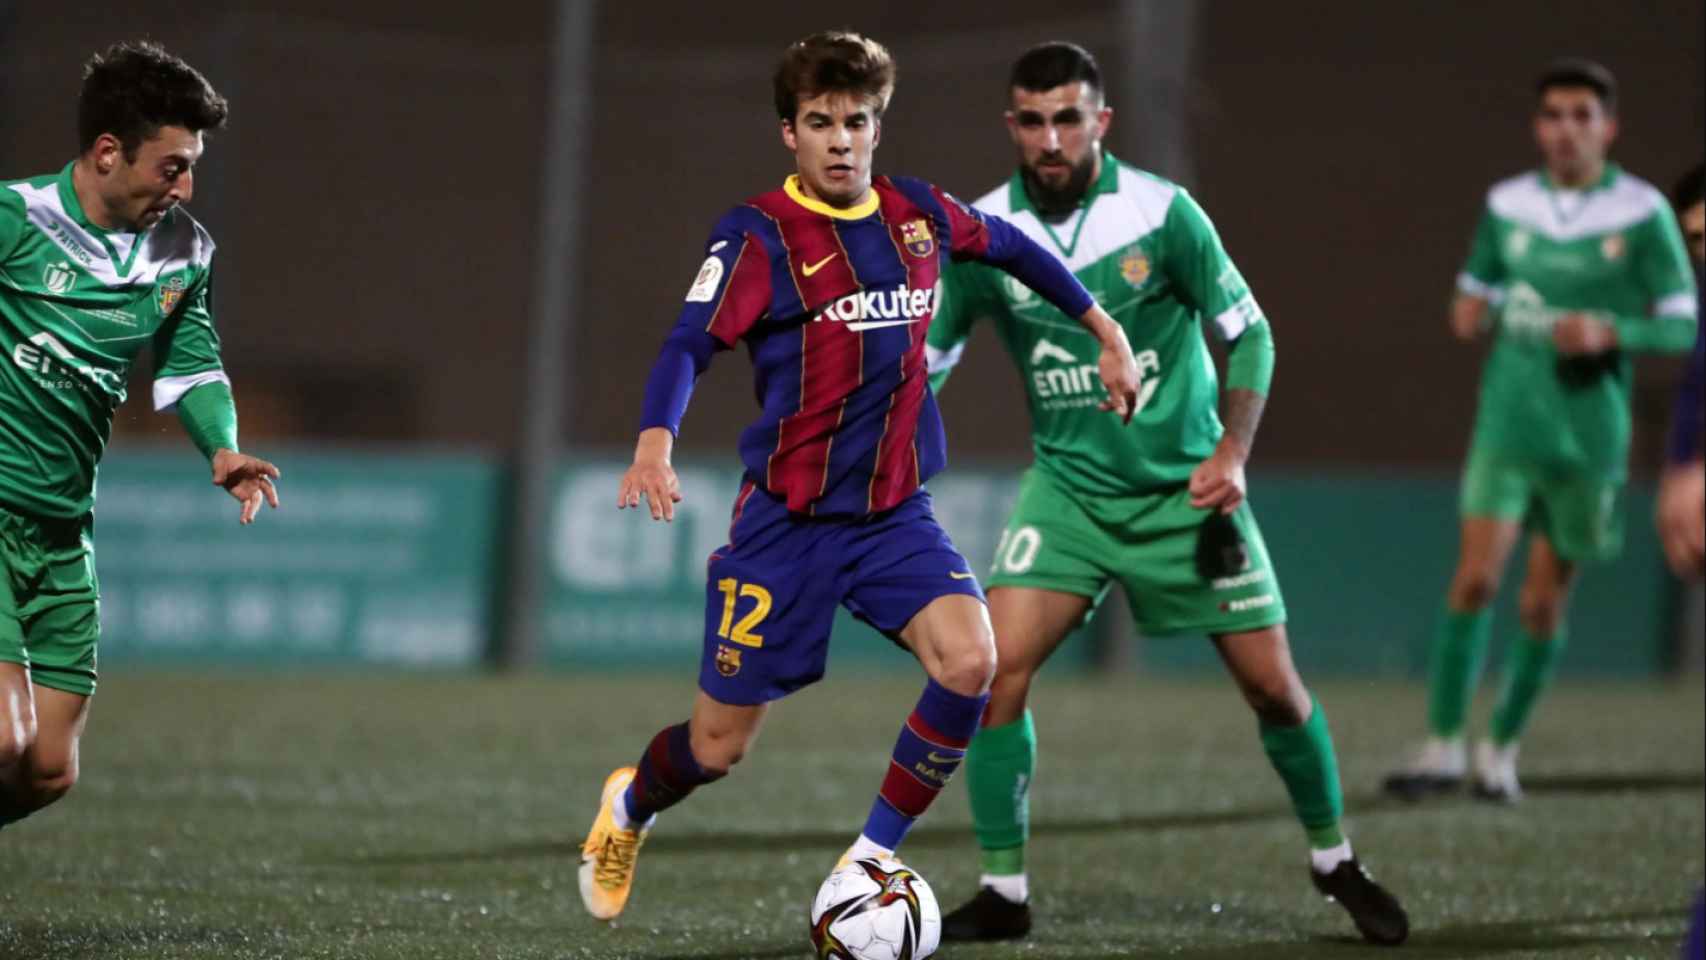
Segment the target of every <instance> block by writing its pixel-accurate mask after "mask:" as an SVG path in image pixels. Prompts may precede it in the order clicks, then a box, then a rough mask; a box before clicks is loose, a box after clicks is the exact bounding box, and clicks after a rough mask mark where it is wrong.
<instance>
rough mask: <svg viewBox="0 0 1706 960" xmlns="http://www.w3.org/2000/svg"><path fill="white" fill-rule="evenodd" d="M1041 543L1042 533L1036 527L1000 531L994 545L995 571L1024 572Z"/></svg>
mask: <svg viewBox="0 0 1706 960" xmlns="http://www.w3.org/2000/svg"><path fill="white" fill-rule="evenodd" d="M1042 544H1043V535H1042V534H1041V533H1038V532H1037V528H1036V527H1020V528H1019V529H1017V530H1003V531H1001V542H1000V543H998V544H996V545H995V572H996V573H1000V572H1002V571H1006V572H1008V573H1024V572H1025V571H1027V570H1029V569H1031V564H1033V563H1035V562H1036V561H1037V548H1038V547H1040V546H1042Z"/></svg>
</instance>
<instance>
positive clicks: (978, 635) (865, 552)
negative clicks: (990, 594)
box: [834, 490, 995, 693]
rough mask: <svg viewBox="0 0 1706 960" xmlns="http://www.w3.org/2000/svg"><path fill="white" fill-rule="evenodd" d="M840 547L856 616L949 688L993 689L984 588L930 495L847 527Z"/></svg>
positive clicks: (847, 598) (848, 601) (844, 591)
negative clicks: (990, 685) (937, 514)
mask: <svg viewBox="0 0 1706 960" xmlns="http://www.w3.org/2000/svg"><path fill="white" fill-rule="evenodd" d="M834 547H835V556H836V557H837V560H838V562H839V563H840V565H841V572H840V583H841V587H840V590H841V603H842V604H843V605H844V606H846V607H847V609H848V611H849V612H851V613H852V614H853V615H854V616H855V617H857V618H859V619H860V620H863V621H864V622H866V623H868V624H870V625H871V626H873V627H875V628H876V629H877V630H878V631H880V632H881V633H882V634H883V635H884V636H886V637H889V638H890V639H891V640H893V641H895V642H896V643H898V644H900V645H901V646H902V647H904V648H906V649H908V650H910V651H912V653H913V654H914V655H915V656H916V657H918V659H919V662H920V663H922V664H923V665H924V669H925V671H926V672H927V673H929V675H930V676H931V677H932V678H934V679H936V681H937V682H939V683H942V684H943V685H945V686H947V687H948V688H949V689H952V690H954V691H956V692H959V693H976V692H978V691H980V690H981V689H983V688H984V687H986V686H987V685H988V682H989V677H988V674H990V673H993V672H994V669H995V637H994V633H993V632H992V631H991V629H990V626H989V611H988V609H987V608H986V607H985V606H984V596H983V588H982V587H981V586H979V585H978V582H977V577H976V576H975V575H974V574H973V573H972V572H971V570H970V569H969V567H968V564H967V563H966V559H965V557H964V556H962V555H961V554H960V552H959V550H958V549H957V548H955V546H954V543H953V540H952V539H951V538H949V536H948V533H947V531H945V530H943V529H942V526H941V524H939V523H937V522H936V517H935V514H934V512H933V509H932V504H931V499H930V495H929V494H928V493H926V492H925V491H922V490H921V491H919V492H917V493H915V494H913V495H912V496H911V497H909V498H907V500H906V502H904V503H902V504H901V505H900V506H898V507H896V508H895V509H894V510H892V511H890V512H889V513H888V514H886V515H885V516H882V517H880V518H877V519H874V520H872V521H871V522H869V523H862V524H856V525H849V526H847V527H844V528H843V529H842V530H840V531H839V533H838V535H837V540H836V542H835V544H834Z"/></svg>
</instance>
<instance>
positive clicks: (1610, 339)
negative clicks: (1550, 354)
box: [1552, 313, 1617, 357]
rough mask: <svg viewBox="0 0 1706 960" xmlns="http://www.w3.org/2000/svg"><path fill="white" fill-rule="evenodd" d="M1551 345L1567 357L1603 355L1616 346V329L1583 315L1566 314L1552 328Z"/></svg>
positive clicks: (1602, 321)
mask: <svg viewBox="0 0 1706 960" xmlns="http://www.w3.org/2000/svg"><path fill="white" fill-rule="evenodd" d="M1552 345H1553V346H1555V347H1557V348H1558V352H1559V353H1561V354H1563V355H1564V356H1567V357H1579V356H1589V355H1592V354H1599V353H1604V352H1605V351H1607V350H1610V349H1612V348H1613V347H1616V346H1617V328H1616V327H1614V326H1612V325H1611V324H1609V323H1606V322H1605V321H1604V320H1600V319H1598V318H1596V317H1593V316H1590V315H1588V314H1585V313H1566V314H1564V315H1563V316H1562V317H1560V318H1558V323H1557V324H1556V325H1555V326H1553V328H1552Z"/></svg>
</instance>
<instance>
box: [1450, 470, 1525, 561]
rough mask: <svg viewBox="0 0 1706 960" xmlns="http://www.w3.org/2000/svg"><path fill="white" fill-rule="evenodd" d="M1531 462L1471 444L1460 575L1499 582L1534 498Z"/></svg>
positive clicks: (1461, 510)
mask: <svg viewBox="0 0 1706 960" xmlns="http://www.w3.org/2000/svg"><path fill="white" fill-rule="evenodd" d="M1535 485H1536V477H1535V475H1534V471H1533V469H1532V468H1530V467H1528V466H1526V465H1523V464H1519V463H1514V462H1511V461H1509V460H1504V459H1501V458H1500V457H1499V456H1498V455H1497V454H1496V453H1494V452H1492V451H1490V450H1487V449H1485V448H1482V447H1476V448H1472V449H1471V450H1470V451H1469V459H1468V460H1467V461H1466V462H1465V463H1464V465H1463V478H1462V483H1461V485H1460V486H1459V489H1458V515H1459V517H1460V519H1461V524H1460V536H1459V538H1458V558H1457V573H1458V579H1459V580H1464V579H1471V578H1473V579H1479V580H1482V581H1488V580H1490V581H1492V585H1493V586H1494V587H1495V588H1496V587H1497V583H1498V579H1499V577H1500V575H1501V574H1502V573H1503V571H1504V568H1505V563H1506V562H1507V561H1509V560H1510V554H1511V549H1512V548H1514V547H1515V546H1516V542H1517V539H1518V537H1519V536H1520V535H1521V532H1522V522H1523V518H1524V517H1525V516H1527V514H1528V511H1529V506H1530V504H1531V503H1532V501H1533V499H1534V494H1535Z"/></svg>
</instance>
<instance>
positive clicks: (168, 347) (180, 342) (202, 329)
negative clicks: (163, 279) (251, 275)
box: [154, 271, 231, 411]
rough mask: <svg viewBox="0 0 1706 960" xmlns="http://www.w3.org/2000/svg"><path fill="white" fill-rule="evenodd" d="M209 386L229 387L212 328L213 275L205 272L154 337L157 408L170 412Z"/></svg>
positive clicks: (217, 341)
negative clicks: (201, 388)
mask: <svg viewBox="0 0 1706 960" xmlns="http://www.w3.org/2000/svg"><path fill="white" fill-rule="evenodd" d="M207 383H223V384H225V385H226V386H230V384H231V380H230V378H228V377H227V376H226V375H225V368H224V366H223V365H222V364H221V363H220V359H219V334H218V333H217V332H215V330H214V329H213V274H212V272H211V271H203V272H202V274H201V276H200V277H199V278H197V279H196V280H195V281H193V282H192V283H191V284H190V286H189V289H188V290H186V291H185V293H184V297H183V302H182V303H180V304H179V305H178V309H177V310H176V311H175V312H174V313H173V314H172V316H171V318H170V319H169V320H167V321H166V322H165V323H164V324H162V325H161V327H160V330H159V332H158V333H156V334H155V335H154V409H155V410H162V411H163V410H170V409H172V408H173V407H175V406H177V403H178V400H179V399H180V398H182V397H183V395H184V394H186V393H188V392H190V391H191V390H193V389H195V388H196V387H199V386H201V385H203V384H207Z"/></svg>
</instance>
